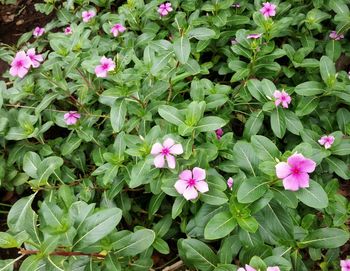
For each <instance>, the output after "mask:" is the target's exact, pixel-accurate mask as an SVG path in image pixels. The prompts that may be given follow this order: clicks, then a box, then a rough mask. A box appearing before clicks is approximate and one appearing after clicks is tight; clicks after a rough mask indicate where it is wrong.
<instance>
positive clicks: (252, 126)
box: [243, 110, 264, 139]
mask: <svg viewBox="0 0 350 271" xmlns="http://www.w3.org/2000/svg"><path fill="white" fill-rule="evenodd" d="M263 121H264V113H263V111H262V110H260V111H255V112H253V113H252V114H251V115H250V117H249V119H248V120H247V122H246V123H245V125H244V131H243V136H244V137H245V138H246V139H250V137H251V136H253V135H256V134H257V133H258V132H259V130H260V128H261V126H262V124H263Z"/></svg>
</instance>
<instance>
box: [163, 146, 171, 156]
mask: <svg viewBox="0 0 350 271" xmlns="http://www.w3.org/2000/svg"><path fill="white" fill-rule="evenodd" d="M169 153H170V150H169V149H168V148H163V149H162V154H163V155H165V156H167V155H168V154H169Z"/></svg>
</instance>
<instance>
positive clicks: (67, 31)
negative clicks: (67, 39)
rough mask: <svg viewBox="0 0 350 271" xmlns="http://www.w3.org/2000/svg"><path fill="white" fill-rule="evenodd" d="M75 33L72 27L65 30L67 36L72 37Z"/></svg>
mask: <svg viewBox="0 0 350 271" xmlns="http://www.w3.org/2000/svg"><path fill="white" fill-rule="evenodd" d="M72 33H73V31H72V28H71V27H70V26H67V27H66V28H65V29H64V34H65V35H71V34H72Z"/></svg>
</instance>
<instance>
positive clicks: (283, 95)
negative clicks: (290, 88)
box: [273, 90, 292, 108]
mask: <svg viewBox="0 0 350 271" xmlns="http://www.w3.org/2000/svg"><path fill="white" fill-rule="evenodd" d="M273 96H274V97H275V98H276V100H275V105H276V106H278V105H279V104H280V103H282V106H283V107H284V108H288V104H290V102H291V101H292V98H291V97H290V96H289V94H288V93H287V92H285V91H284V90H282V92H281V91H279V90H276V91H275V93H274V94H273Z"/></svg>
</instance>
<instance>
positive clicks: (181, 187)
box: [174, 167, 209, 200]
mask: <svg viewBox="0 0 350 271" xmlns="http://www.w3.org/2000/svg"><path fill="white" fill-rule="evenodd" d="M205 177H206V174H205V170H204V169H202V168H199V167H195V168H194V169H193V170H192V171H191V170H188V169H186V170H184V171H182V172H181V173H180V175H179V180H177V182H176V183H175V185H174V187H175V189H176V191H177V192H178V193H179V194H181V195H183V196H184V198H185V199H187V200H192V199H195V198H197V197H198V191H199V192H201V193H205V192H208V191H209V187H208V184H207V182H206V181H205Z"/></svg>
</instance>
